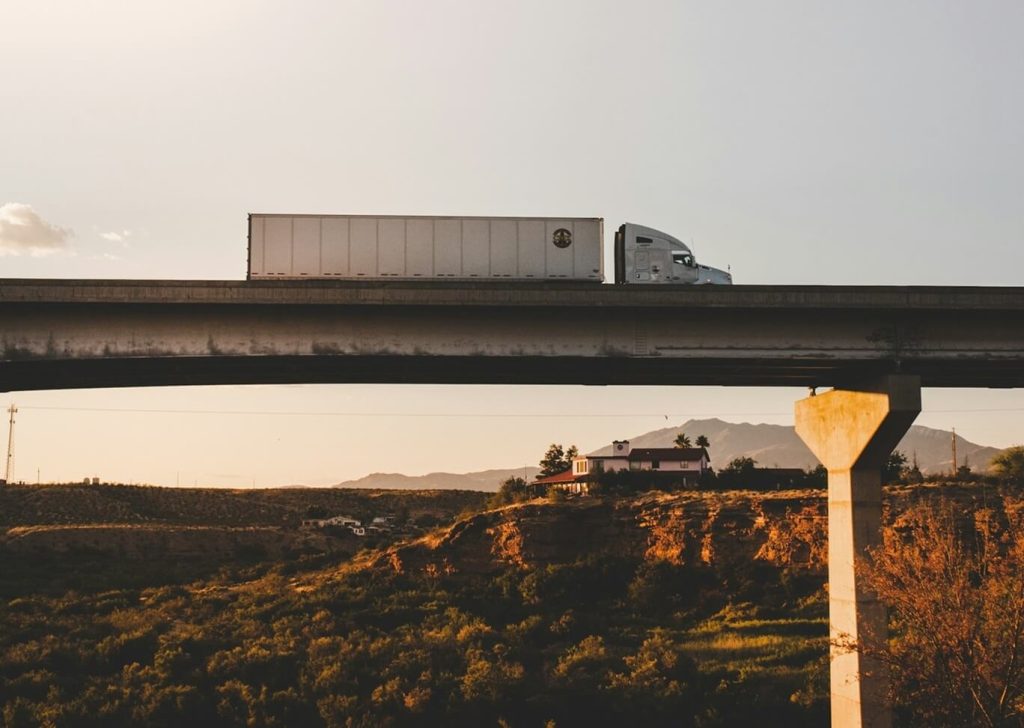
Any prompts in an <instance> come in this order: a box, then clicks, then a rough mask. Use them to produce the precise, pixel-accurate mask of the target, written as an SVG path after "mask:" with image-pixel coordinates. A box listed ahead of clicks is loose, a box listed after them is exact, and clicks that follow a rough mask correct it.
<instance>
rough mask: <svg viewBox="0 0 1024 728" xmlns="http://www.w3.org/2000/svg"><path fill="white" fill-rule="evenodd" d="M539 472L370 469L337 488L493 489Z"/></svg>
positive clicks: (524, 470)
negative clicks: (422, 472)
mask: <svg viewBox="0 0 1024 728" xmlns="http://www.w3.org/2000/svg"><path fill="white" fill-rule="evenodd" d="M539 472H540V468H538V467H523V468H504V469H497V470H481V471H479V472H476V473H428V474H426V475H403V474H402V473H371V474H370V475H366V476H364V477H362V478H357V479H356V480H346V481H345V482H344V483H338V485H336V486H335V487H337V488H382V489H389V490H391V489H394V490H484V491H488V492H495V491H497V490H498V486H500V485H501V484H502V483H503V482H504V481H506V480H508V479H509V478H512V477H517V478H523V477H525V478H526V479H527V480H532V479H533V478H534V476H535V475H537V473H539Z"/></svg>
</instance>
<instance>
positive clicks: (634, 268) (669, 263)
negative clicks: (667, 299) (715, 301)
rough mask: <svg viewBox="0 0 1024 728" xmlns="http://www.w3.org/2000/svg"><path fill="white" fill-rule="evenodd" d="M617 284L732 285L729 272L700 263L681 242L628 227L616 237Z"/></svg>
mask: <svg viewBox="0 0 1024 728" xmlns="http://www.w3.org/2000/svg"><path fill="white" fill-rule="evenodd" d="M615 282H616V283H623V284H659V283H661V284H676V285H679V284H705V283H718V284H730V283H732V275H731V274H730V273H728V272H727V271H723V270H719V269H718V268H711V267H709V266H706V265H700V264H699V263H697V259H696V258H695V257H694V255H693V251H691V250H690V248H689V246H687V245H686V244H685V243H683V242H682V241H681V240H679V239H677V238H674V237H672V236H671V235H668V234H666V233H663V232H660V231H658V230H655V229H654V228H649V227H644V226H643V225H635V224H633V223H625V224H624V225H621V226H619V229H618V231H617V232H616V233H615Z"/></svg>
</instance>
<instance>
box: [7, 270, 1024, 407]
mask: <svg viewBox="0 0 1024 728" xmlns="http://www.w3.org/2000/svg"><path fill="white" fill-rule="evenodd" d="M901 372H903V373H913V374H917V375H919V376H921V378H922V382H923V383H924V384H925V385H926V386H961V387H967V386H973V387H991V386H998V387H1012V386H1021V385H1024V289H1021V288H904V287H822V286H781V287H779V286H721V287H713V286H702V287H692V286H690V287H687V286H679V287H676V286H664V287H661V286H659V287H650V288H644V287H640V286H611V285H596V284H587V283H514V284H509V283H493V282H481V283H479V284H466V283H442V282H437V281H424V282H415V281H414V282H378V281H357V282H336V281H316V280H310V281H298V282H296V281H286V282H285V281H272V282H263V281H260V282H250V281H100V280H97V281H84V280H83V281H76V280H10V279H8V280H0V390H4V391H10V390H19V389H59V388H68V387H100V386H141V385H171V384H243V383H254V384H256V383H291V382H382V383H392V382H409V383H417V382H419V383H458V382H464V383H521V384H541V383H543V384H560V383H566V384H694V385H701V384H709V385H714V384H724V385H742V386H759V385H767V386H774V385H806V386H812V385H816V386H822V385H842V384H843V383H845V382H850V381H857V380H860V379H863V378H864V377H865V376H869V375H871V376H876V375H882V374H887V373H901Z"/></svg>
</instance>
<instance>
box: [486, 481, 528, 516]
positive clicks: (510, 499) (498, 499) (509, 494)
mask: <svg viewBox="0 0 1024 728" xmlns="http://www.w3.org/2000/svg"><path fill="white" fill-rule="evenodd" d="M529 498H530V493H529V487H528V486H527V484H526V481H525V480H523V479H522V478H515V477H513V478H508V479H507V480H506V481H505V482H504V483H502V484H501V485H500V486H498V492H497V493H495V494H494V495H493V496H491V497H490V499H488V501H487V505H488V506H490V507H491V508H500V507H501V506H505V505H508V504H509V503H517V502H519V501H524V500H529Z"/></svg>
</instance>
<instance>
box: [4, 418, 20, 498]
mask: <svg viewBox="0 0 1024 728" xmlns="http://www.w3.org/2000/svg"><path fill="white" fill-rule="evenodd" d="M7 411H8V412H9V413H10V415H11V424H10V429H8V430H7V469H6V470H5V471H4V472H5V474H4V479H5V480H6V481H7V482H8V483H10V482H11V478H13V477H14V415H16V414H17V413H18V408H17V407H15V406H14V403H13V402H12V403H11V406H10V407H8V408H7Z"/></svg>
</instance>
